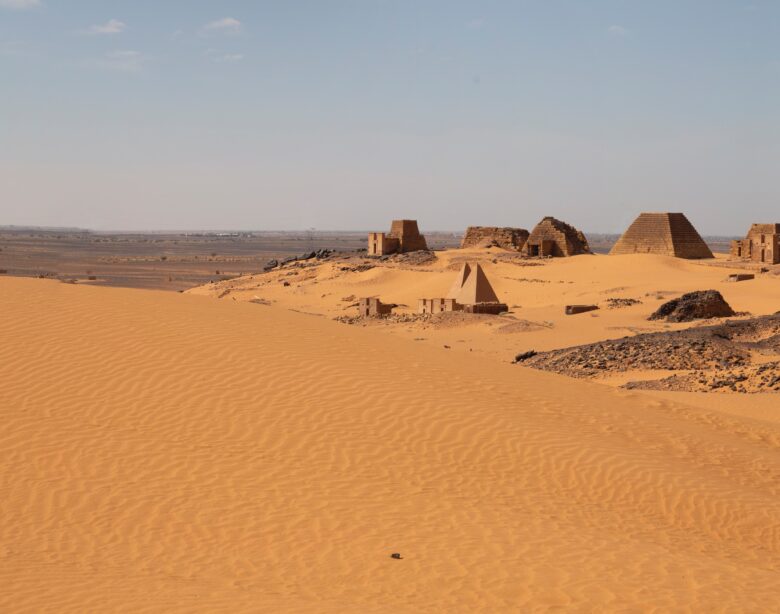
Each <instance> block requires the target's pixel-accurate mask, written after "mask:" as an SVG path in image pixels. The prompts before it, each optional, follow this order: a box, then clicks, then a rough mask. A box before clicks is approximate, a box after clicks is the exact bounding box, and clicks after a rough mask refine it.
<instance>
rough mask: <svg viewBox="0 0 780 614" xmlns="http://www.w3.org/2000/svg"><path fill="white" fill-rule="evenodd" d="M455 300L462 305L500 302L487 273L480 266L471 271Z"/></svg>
mask: <svg viewBox="0 0 780 614" xmlns="http://www.w3.org/2000/svg"><path fill="white" fill-rule="evenodd" d="M455 300H456V301H457V302H458V303H460V304H461V305H475V304H477V303H498V302H499V300H498V296H496V293H495V291H494V290H493V287H492V286H491V285H490V282H489V281H488V278H487V276H486V275H485V272H484V271H483V270H482V267H481V266H479V265H478V264H477V265H475V266H474V268H473V269H472V270H471V273H470V274H469V275H468V277H467V278H466V281H465V283H464V284H463V286H462V287H461V289H460V292H458V295H457V296H456V297H455Z"/></svg>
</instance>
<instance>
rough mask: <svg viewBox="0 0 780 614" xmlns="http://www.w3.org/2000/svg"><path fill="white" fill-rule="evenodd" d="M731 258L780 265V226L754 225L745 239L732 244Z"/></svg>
mask: <svg viewBox="0 0 780 614" xmlns="http://www.w3.org/2000/svg"><path fill="white" fill-rule="evenodd" d="M731 257H732V258H736V259H739V260H752V261H753V262H764V263H767V264H780V224H753V225H752V226H751V227H750V230H748V233H747V236H746V237H745V238H744V239H739V240H737V241H732V242H731Z"/></svg>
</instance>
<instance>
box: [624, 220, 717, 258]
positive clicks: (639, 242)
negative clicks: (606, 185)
mask: <svg viewBox="0 0 780 614" xmlns="http://www.w3.org/2000/svg"><path fill="white" fill-rule="evenodd" d="M609 253H610V255H622V254H661V255H664V256H675V257H676V258H712V257H713V255H712V252H711V251H710V248H709V247H707V244H706V243H705V242H704V240H703V239H702V238H701V236H700V235H699V233H698V232H696V229H695V228H694V227H693V225H692V224H691V223H690V222H689V221H688V218H687V217H685V215H684V214H682V213H642V214H640V215H639V217H638V218H636V219H635V220H634V222H633V224H631V226H629V227H628V230H626V232H624V233H623V236H622V237H620V239H618V242H617V243H615V245H614V246H613V247H612V249H611V250H610V252H609Z"/></svg>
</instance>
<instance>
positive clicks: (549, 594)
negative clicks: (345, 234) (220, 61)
mask: <svg viewBox="0 0 780 614" xmlns="http://www.w3.org/2000/svg"><path fill="white" fill-rule="evenodd" d="M0 313H1V314H2V317H1V318H0V340H2V343H0V364H2V366H3V385H2V387H0V420H1V421H2V422H1V423H2V425H3V429H2V431H1V432H0V489H1V490H2V494H3V496H2V499H0V586H2V587H3V588H2V590H0V610H1V611H13V612H23V611H58V612H61V611H78V612H84V611H93V612H95V611H112V610H121V611H134V612H137V611H188V612H191V611H215V610H221V611H252V612H258V611H277V612H281V611H290V612H322V611H334V612H385V611H386V612H391V611H392V612H399V611H408V612H437V611H438V612H474V611H485V612H510V611H533V610H547V609H552V608H553V607H555V606H559V607H567V608H570V609H573V610H579V611H652V610H659V609H660V610H665V611H669V610H673V611H699V612H700V611H768V610H772V609H775V608H776V607H777V586H779V585H780V528H779V527H778V519H779V518H780V497H779V496H778V495H779V494H780V493H779V492H778V491H780V454H779V452H778V449H779V448H780V429H779V428H778V425H777V424H773V423H771V422H768V421H759V420H752V419H747V418H744V419H743V418H742V417H740V416H732V415H727V414H723V413H716V412H707V410H704V409H696V408H693V407H690V406H686V405H682V404H679V403H677V402H675V401H671V400H666V399H662V398H658V397H651V396H644V395H641V394H638V393H632V392H627V391H621V390H615V389H612V388H607V387H606V386H600V385H597V384H591V383H587V382H582V381H575V380H570V379H566V378H563V377H559V376H556V375H552V374H547V373H541V372H538V371H531V370H525V369H523V368H521V367H516V366H511V365H508V364H499V363H496V362H493V361H490V362H485V361H482V360H479V359H478V358H477V357H476V355H470V354H468V353H456V352H452V351H448V350H445V349H443V348H441V347H440V346H439V347H435V346H433V345H431V344H421V343H415V342H413V341H410V340H408V339H403V338H397V337H394V336H388V335H378V334H376V332H375V331H372V330H364V329H360V328H356V327H349V326H343V325H340V324H338V323H334V322H332V321H330V320H328V319H326V318H323V317H316V316H306V315H301V314H296V313H292V312H289V311H287V310H283V309H278V308H275V307H266V306H262V305H255V304H250V303H245V302H233V301H214V300H209V299H207V298H203V297H198V296H188V295H177V294H166V293H158V292H145V291H138V290H119V289H116V290H115V289H104V288H91V287H86V286H71V285H66V284H58V283H55V282H49V281H45V280H21V279H2V280H0ZM391 552H400V553H402V555H403V556H404V559H403V560H401V561H396V560H392V559H391V558H389V555H390V553H391Z"/></svg>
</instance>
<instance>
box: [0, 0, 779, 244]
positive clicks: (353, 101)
mask: <svg viewBox="0 0 780 614" xmlns="http://www.w3.org/2000/svg"><path fill="white" fill-rule="evenodd" d="M641 211H682V212H684V213H686V214H687V215H688V217H689V218H690V219H691V221H692V222H693V223H694V225H695V226H696V227H697V228H698V229H699V231H700V232H702V233H703V234H720V235H739V234H743V233H744V232H745V231H746V230H747V228H748V227H749V225H750V224H751V223H753V222H780V2H778V1H776V0H744V1H742V0H730V1H724V0H674V1H672V0H645V1H641V0H589V1H585V0H576V1H575V0H570V1H565V0H536V1H531V0H527V1H523V0H515V1H491V0H484V1H482V2H473V1H472V2H467V1H464V0H446V1H435V0H410V1H405V0H349V1H347V0H310V1H303V0H276V1H275V2H267V1H261V0H257V1H252V2H250V1H248V0H246V1H238V0H233V1H231V0H219V1H217V0H186V1H184V0H181V1H177V0H132V1H131V0H123V1H120V0H91V1H90V0H67V1H66V0H0V225H6V224H14V225H42V226H78V227H84V228H92V229H96V230H175V229H241V230H272V229H274V230H279V229H289V230H295V229H308V228H316V229H320V230H386V229H387V228H389V224H390V220H391V219H395V218H412V219H417V220H419V223H420V227H421V229H422V230H423V231H425V230H426V229H428V230H453V231H457V230H462V229H464V228H465V227H466V226H468V225H497V226H519V227H525V228H529V227H532V226H533V225H534V224H535V223H536V222H538V221H539V219H541V218H542V217H543V216H545V215H554V216H556V217H558V218H560V219H562V220H564V221H567V222H569V223H571V224H574V225H575V226H577V227H578V228H581V229H583V230H586V231H592V232H621V231H622V230H624V229H625V227H626V226H628V224H629V223H630V222H631V221H632V220H633V219H634V217H636V215H637V214H638V213H639V212H641Z"/></svg>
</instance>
